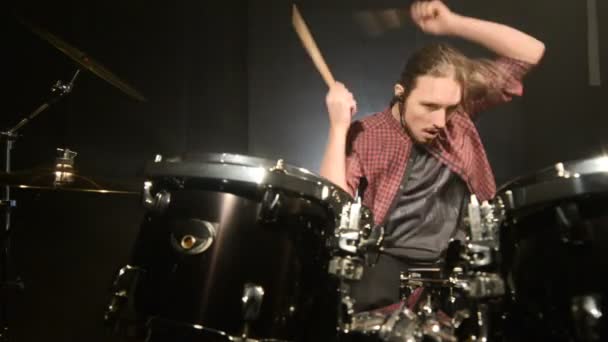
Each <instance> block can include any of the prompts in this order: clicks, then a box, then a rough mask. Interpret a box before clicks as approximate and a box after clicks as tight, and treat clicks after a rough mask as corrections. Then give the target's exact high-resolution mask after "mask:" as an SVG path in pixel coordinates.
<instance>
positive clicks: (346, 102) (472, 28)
mask: <svg viewBox="0 0 608 342" xmlns="http://www.w3.org/2000/svg"><path fill="white" fill-rule="evenodd" d="M410 15H411V17H412V19H413V22H414V23H415V24H416V25H417V26H418V27H419V28H420V29H421V30H422V31H423V32H425V33H428V34H432V35H438V36H456V37H461V38H464V39H466V40H469V41H471V42H475V43H477V44H480V45H482V46H484V47H486V48H488V49H489V50H491V51H493V52H494V53H496V54H497V55H498V57H497V58H495V59H493V60H485V59H470V58H467V57H466V56H464V55H463V54H462V53H460V52H459V51H458V50H456V49H454V48H452V47H450V46H448V45H446V44H433V45H429V46H426V47H424V48H422V49H421V50H419V51H417V52H415V53H414V54H413V55H412V56H411V57H410V59H409V60H408V61H407V63H406V65H405V68H404V69H403V71H402V73H401V76H400V78H399V80H398V82H397V84H395V86H394V96H393V98H392V100H391V101H390V106H389V107H388V108H387V109H386V110H384V111H382V112H379V113H376V114H373V115H371V116H367V117H365V118H364V119H362V120H360V121H355V122H352V123H351V118H352V116H353V115H354V113H355V112H356V108H357V103H356V101H355V99H354V97H353V94H352V93H351V92H349V90H348V89H347V88H346V87H345V86H344V85H343V84H341V83H339V82H337V83H336V84H335V85H333V86H332V87H331V88H330V90H329V92H328V94H327V97H326V103H327V109H328V113H329V121H330V129H329V139H328V144H327V147H326V151H325V155H324V158H323V161H322V164H321V175H322V176H324V177H326V178H328V179H329V180H331V181H332V182H334V183H336V184H338V185H339V186H341V187H342V188H344V189H346V190H348V191H349V192H350V193H351V194H352V195H355V194H356V193H359V194H360V195H361V196H362V197H363V203H364V204H365V205H366V206H368V207H369V208H371V209H372V211H373V213H374V219H375V223H376V224H377V225H378V226H383V227H384V228H385V232H386V235H385V239H384V243H383V248H382V250H383V251H382V253H381V255H380V257H379V258H378V263H377V264H376V265H375V266H374V267H372V268H368V269H366V270H365V272H364V275H363V279H361V281H359V282H356V283H355V284H354V285H353V289H352V290H353V297H354V298H355V299H356V304H355V310H356V311H363V310H370V309H374V308H378V307H382V306H385V305H389V304H393V303H396V302H398V301H399V273H400V272H401V271H405V270H407V268H408V267H413V266H416V267H421V266H431V265H437V264H438V263H440V262H441V260H442V256H443V254H444V253H445V250H446V248H447V245H448V242H449V240H450V239H452V238H462V237H463V236H464V233H463V231H462V229H460V227H459V223H460V222H462V221H461V216H462V213H463V208H465V207H466V201H467V199H468V197H469V195H470V194H475V195H476V196H477V197H478V198H479V199H480V200H488V199H490V198H491V197H493V195H494V194H495V192H496V185H495V181H494V175H493V173H492V170H491V168H490V165H489V162H488V160H487V157H486V153H485V151H484V147H483V145H482V142H481V140H480V138H479V134H478V132H477V130H476V128H475V125H474V124H473V121H472V120H473V119H475V118H476V117H477V115H478V114H479V113H480V112H482V111H484V110H487V109H488V108H490V107H492V106H495V105H498V104H501V103H505V102H508V101H509V100H511V98H512V97H513V96H521V95H522V93H523V88H522V83H521V81H522V79H523V77H524V75H525V74H526V73H527V72H528V71H530V69H531V68H532V67H533V66H534V65H536V64H537V63H538V62H539V61H540V59H541V58H542V56H543V53H544V50H545V48H544V44H543V43H542V42H540V41H538V40H537V39H535V38H533V37H531V36H529V35H527V34H525V33H523V32H520V31H518V30H516V29H514V28H511V27H509V26H505V25H502V24H498V23H494V22H490V21H485V20H481V19H476V18H471V17H466V16H463V15H460V14H457V13H454V12H452V11H450V9H449V8H448V7H447V6H446V5H445V4H443V3H442V2H441V1H438V0H434V1H424V2H422V1H420V2H415V3H413V4H412V6H411V8H410Z"/></svg>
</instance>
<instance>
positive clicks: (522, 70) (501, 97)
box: [466, 57, 534, 118]
mask: <svg viewBox="0 0 608 342" xmlns="http://www.w3.org/2000/svg"><path fill="white" fill-rule="evenodd" d="M533 67H534V64H531V63H527V62H524V61H520V60H517V59H513V58H509V57H498V58H497V59H495V60H493V61H491V62H490V65H489V71H490V73H491V74H494V75H499V76H498V77H492V75H487V77H488V79H489V85H488V87H489V88H491V89H490V90H489V93H492V94H495V95H494V96H485V97H482V98H480V99H476V100H473V101H470V102H469V103H467V104H466V109H467V112H468V114H469V115H470V116H471V117H472V118H475V117H476V115H477V114H478V113H480V112H483V111H485V110H488V109H490V108H492V107H494V106H496V105H500V104H502V103H505V102H509V101H511V99H512V98H513V96H522V95H523V83H522V80H523V78H524V76H525V75H526V74H527V73H528V72H529V71H530V70H531V69H532V68H533Z"/></svg>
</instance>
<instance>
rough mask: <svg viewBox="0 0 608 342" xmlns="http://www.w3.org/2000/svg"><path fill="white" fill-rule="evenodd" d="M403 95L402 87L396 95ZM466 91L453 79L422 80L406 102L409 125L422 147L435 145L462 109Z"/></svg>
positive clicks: (410, 131)
mask: <svg viewBox="0 0 608 342" xmlns="http://www.w3.org/2000/svg"><path fill="white" fill-rule="evenodd" d="M400 90H401V91H403V87H401V89H399V88H398V86H396V87H395V92H396V93H398V92H399V91H400ZM461 98H462V87H461V86H460V83H458V82H457V81H456V80H454V78H453V77H436V76H428V75H425V76H419V77H417V78H416V82H415V83H414V88H413V89H412V90H411V91H410V92H409V94H407V97H406V100H405V110H404V112H405V123H406V125H407V129H408V131H409V134H410V136H411V137H412V138H413V139H414V140H415V141H416V142H418V143H422V144H428V143H431V142H432V141H433V140H434V139H435V138H437V136H438V135H439V132H440V131H441V130H443V129H444V128H445V125H446V122H447V120H448V118H449V116H450V114H451V113H452V112H453V111H454V110H455V109H456V108H457V107H458V105H459V104H460V100H461Z"/></svg>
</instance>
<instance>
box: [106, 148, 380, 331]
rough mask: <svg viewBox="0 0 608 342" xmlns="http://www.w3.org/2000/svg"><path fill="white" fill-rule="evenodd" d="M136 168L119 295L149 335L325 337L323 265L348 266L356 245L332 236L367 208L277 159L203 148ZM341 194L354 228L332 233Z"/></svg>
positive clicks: (334, 304)
mask: <svg viewBox="0 0 608 342" xmlns="http://www.w3.org/2000/svg"><path fill="white" fill-rule="evenodd" d="M146 176H147V179H148V181H147V182H146V186H145V190H144V193H143V197H144V204H145V206H146V208H148V212H147V214H146V216H145V218H144V220H143V223H142V225H141V229H140V234H139V237H138V239H137V242H136V245H135V246H134V252H133V259H132V262H131V265H130V266H129V267H130V269H131V270H133V269H136V270H137V273H138V276H137V278H138V281H137V284H136V285H135V286H134V290H133V291H132V293H130V294H129V295H128V297H129V299H131V300H132V301H133V303H134V307H135V311H136V312H137V314H138V315H139V316H140V317H144V320H145V321H146V322H147V330H148V334H149V336H150V337H149V341H166V340H170V341H175V340H185V341H190V340H192V341H200V340H205V341H208V340H210V341H216V340H217V341H228V340H231V341H233V340H239V339H240V340H247V341H250V340H251V341H311V340H317V341H331V340H334V339H335V338H336V336H337V334H338V329H337V327H338V326H339V325H340V322H339V317H341V310H342V304H343V303H342V301H341V296H340V291H339V277H335V276H333V275H332V274H331V273H332V270H333V273H336V271H337V270H338V271H340V272H343V273H344V274H348V273H349V270H350V269H347V268H346V266H344V265H351V266H352V262H351V263H348V262H349V261H353V260H355V259H356V257H357V251H356V245H355V246H343V247H344V248H346V249H348V248H353V247H354V248H355V250H354V253H348V252H345V251H343V252H344V253H336V251H337V250H338V249H339V247H336V246H338V245H342V244H345V243H346V244H347V242H349V241H350V242H352V241H355V242H357V241H360V240H363V239H364V238H365V237H367V236H368V234H369V232H370V230H371V227H372V224H373V218H372V216H371V212H370V211H369V210H368V209H366V208H361V206H356V205H352V204H354V202H353V199H352V198H351V196H350V195H348V194H347V193H346V192H344V191H342V190H340V189H339V188H338V187H336V186H334V185H333V184H331V183H329V182H328V181H326V180H324V179H322V178H321V177H319V176H316V175H315V174H313V173H311V172H309V171H307V170H305V169H302V168H298V167H293V166H290V165H287V164H285V163H283V161H281V160H279V161H278V162H276V161H270V160H266V159H261V158H255V157H250V156H243V155H233V154H209V155H202V156H198V157H197V158H195V159H192V160H185V161H180V162H157V163H152V164H150V165H148V167H147V169H146ZM351 205H352V208H355V207H357V208H358V210H357V213H354V212H352V213H350V214H351V215H350V217H349V218H350V219H352V222H356V224H357V225H358V226H359V227H362V229H361V230H360V231H359V233H360V234H358V235H357V234H355V235H356V236H355V235H352V234H351V235H349V237H350V238H352V239H350V240H345V239H342V240H340V241H334V238H336V229H337V228H338V227H339V226H340V225H341V224H345V217H344V216H345V215H347V214H349V213H348V212H346V211H345V208H347V207H348V208H350V207H351ZM359 209H360V210H359ZM353 215H357V217H356V218H355V217H354V216H353ZM347 216H348V215H347ZM346 221H348V220H346ZM342 228H348V227H342ZM350 228H353V227H352V226H351V227H350ZM351 233H352V229H351ZM338 235H339V234H338ZM334 242H335V243H334ZM348 254H350V255H348ZM337 255H339V259H335V258H336V256H337ZM351 256H352V257H353V258H351ZM332 258H333V259H332ZM332 260H334V261H335V260H339V261H341V262H340V263H336V262H334V263H333V264H332V263H331V261H332ZM337 264H339V265H342V266H341V267H338V266H336V265H337ZM331 265H333V266H331ZM123 271H124V270H123ZM123 273H124V272H123ZM123 278H125V277H124V276H123ZM123 287H124V286H123ZM127 287H128V286H127ZM118 292H120V291H115V293H118ZM124 292H125V293H127V292H129V291H128V290H125V291H124ZM115 297H116V296H115ZM125 297H126V296H125ZM117 310H118V309H115V310H114V311H117ZM109 311H111V310H109Z"/></svg>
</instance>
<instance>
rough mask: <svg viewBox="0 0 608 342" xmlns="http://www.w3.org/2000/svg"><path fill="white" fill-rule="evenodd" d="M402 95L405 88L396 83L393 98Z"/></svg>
mask: <svg viewBox="0 0 608 342" xmlns="http://www.w3.org/2000/svg"><path fill="white" fill-rule="evenodd" d="M403 94H405V88H404V87H403V86H402V85H401V84H399V83H396V84H395V97H402V96H403Z"/></svg>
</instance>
